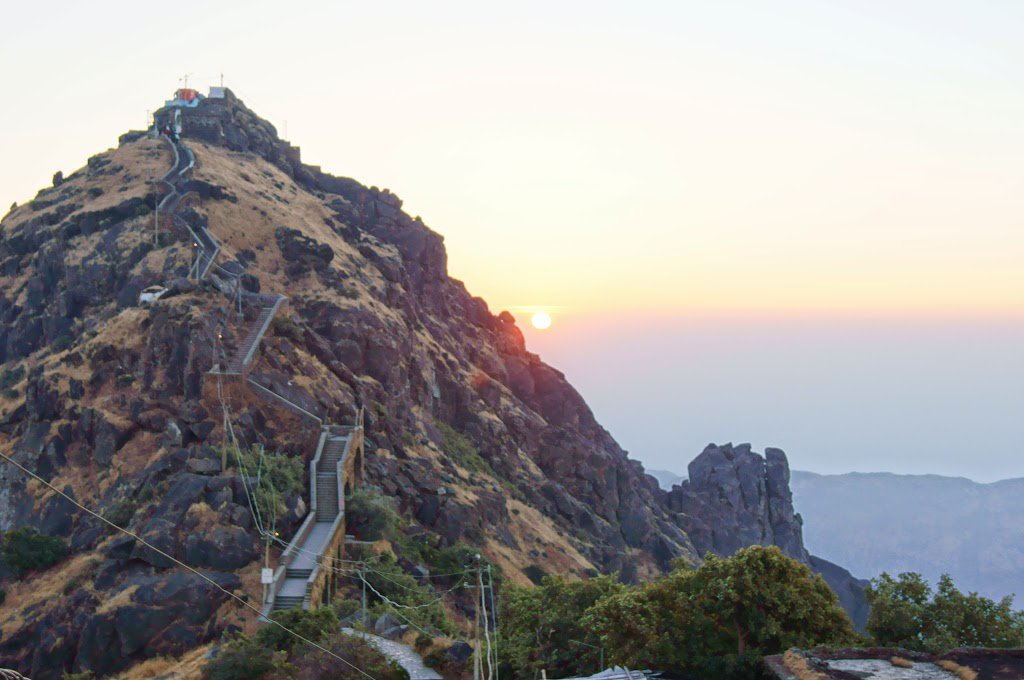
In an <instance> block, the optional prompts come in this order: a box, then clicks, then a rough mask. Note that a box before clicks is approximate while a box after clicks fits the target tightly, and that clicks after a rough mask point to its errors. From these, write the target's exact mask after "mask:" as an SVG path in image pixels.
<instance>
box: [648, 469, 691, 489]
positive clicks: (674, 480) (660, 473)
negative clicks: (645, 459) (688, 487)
mask: <svg viewBox="0 0 1024 680" xmlns="http://www.w3.org/2000/svg"><path fill="white" fill-rule="evenodd" d="M647 474H649V475H650V476H651V477H654V478H655V479H656V480H658V486H660V487H661V488H662V489H664V490H665V491H671V490H672V487H673V486H677V485H679V484H682V483H683V480H684V479H686V475H678V474H676V473H675V472H669V471H668V470H647Z"/></svg>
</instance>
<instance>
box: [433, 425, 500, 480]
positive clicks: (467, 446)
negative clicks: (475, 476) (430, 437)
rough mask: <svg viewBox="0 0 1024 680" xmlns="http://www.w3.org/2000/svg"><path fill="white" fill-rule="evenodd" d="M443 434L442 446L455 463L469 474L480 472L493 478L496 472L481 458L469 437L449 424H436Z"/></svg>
mask: <svg viewBox="0 0 1024 680" xmlns="http://www.w3.org/2000/svg"><path fill="white" fill-rule="evenodd" d="M436 425H437V429H438V431H440V433H441V446H442V448H443V449H444V452H445V454H446V455H447V456H448V457H449V458H451V459H452V461H454V462H455V463H457V464H458V465H460V466H462V467H463V468H464V469H465V470H467V471H468V472H479V473H481V474H488V475H491V476H492V477H493V476H495V475H494V470H493V469H491V466H490V464H489V463H488V462H487V461H486V460H484V459H483V458H481V457H480V451H479V450H478V449H477V448H476V447H475V446H474V445H473V442H472V441H470V440H469V437H467V436H466V435H464V434H462V433H461V432H459V431H458V430H456V429H455V428H454V427H452V426H451V425H449V424H448V423H443V422H438V423H436Z"/></svg>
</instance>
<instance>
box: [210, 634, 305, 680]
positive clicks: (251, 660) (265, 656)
mask: <svg viewBox="0 0 1024 680" xmlns="http://www.w3.org/2000/svg"><path fill="white" fill-rule="evenodd" d="M284 660H285V654H284V653H283V652H275V651H274V650H272V649H267V648H266V647H263V646H261V645H259V644H257V643H255V642H254V641H253V640H250V639H249V638H245V637H240V638H238V639H236V640H232V641H231V642H229V643H227V644H226V645H223V646H221V648H220V649H219V650H218V651H217V656H215V657H213V658H212V659H210V660H209V661H208V662H207V663H206V665H205V666H204V667H203V678H205V680H258V679H259V678H263V677H264V676H266V674H267V673H269V672H270V671H272V670H274V669H279V668H282V667H283V665H284Z"/></svg>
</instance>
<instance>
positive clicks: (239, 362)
mask: <svg viewBox="0 0 1024 680" xmlns="http://www.w3.org/2000/svg"><path fill="white" fill-rule="evenodd" d="M287 299H288V298H286V297H285V296H283V295H276V296H268V295H262V296H260V308H259V313H258V314H257V316H256V320H255V321H253V322H252V324H250V326H249V328H248V329H247V330H246V331H245V335H244V336H243V337H242V339H241V340H240V341H239V343H238V347H236V348H235V352H234V354H232V355H231V357H230V358H229V359H228V360H227V361H226V362H225V363H224V364H223V365H222V366H221V367H220V370H219V371H211V372H219V373H224V374H231V375H237V374H240V373H242V371H243V370H244V369H245V367H246V366H248V365H249V364H250V363H252V358H253V356H255V354H256V349H257V347H259V344H260V341H261V340H262V339H263V336H264V334H265V333H266V332H267V329H268V328H269V327H270V322H271V320H273V318H274V315H275V314H277V310H278V308H279V307H280V306H281V303H283V302H284V301H285V300H287Z"/></svg>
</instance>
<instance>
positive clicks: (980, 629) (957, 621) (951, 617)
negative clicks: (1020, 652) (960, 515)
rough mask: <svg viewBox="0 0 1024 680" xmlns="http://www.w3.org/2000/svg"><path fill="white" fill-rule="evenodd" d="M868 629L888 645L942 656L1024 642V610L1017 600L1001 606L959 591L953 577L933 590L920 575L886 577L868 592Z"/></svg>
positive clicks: (1007, 600) (875, 581) (1005, 600)
mask: <svg viewBox="0 0 1024 680" xmlns="http://www.w3.org/2000/svg"><path fill="white" fill-rule="evenodd" d="M867 596H868V602H870V603H871V613H870V615H869V616H868V623H867V630H868V633H870V634H871V636H872V638H874V641H875V642H876V643H877V644H879V645H882V646H887V647H904V648H906V649H914V650H919V651H927V652H934V653H940V652H943V651H946V650H948V649H953V648H955V647H1017V646H1020V645H1021V644H1022V642H1024V612H1014V610H1013V598H1012V597H1004V598H1003V599H1002V600H1000V601H999V602H995V601H994V600H990V599H989V598H987V597H982V596H981V595H978V594H977V593H968V594H964V593H962V592H960V591H959V590H957V588H956V586H955V585H954V584H953V580H952V579H951V578H950V577H949V575H943V576H942V578H940V579H939V587H938V589H937V590H935V591H933V590H932V588H931V586H930V585H929V584H928V582H927V581H926V580H925V579H924V578H922V577H921V575H920V574H917V573H914V572H906V573H902V574H900V575H899V576H898V577H896V578H893V577H891V576H889V574H886V573H883V574H882V575H881V576H879V577H878V578H876V579H873V580H872V581H871V587H870V588H868V591H867Z"/></svg>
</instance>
